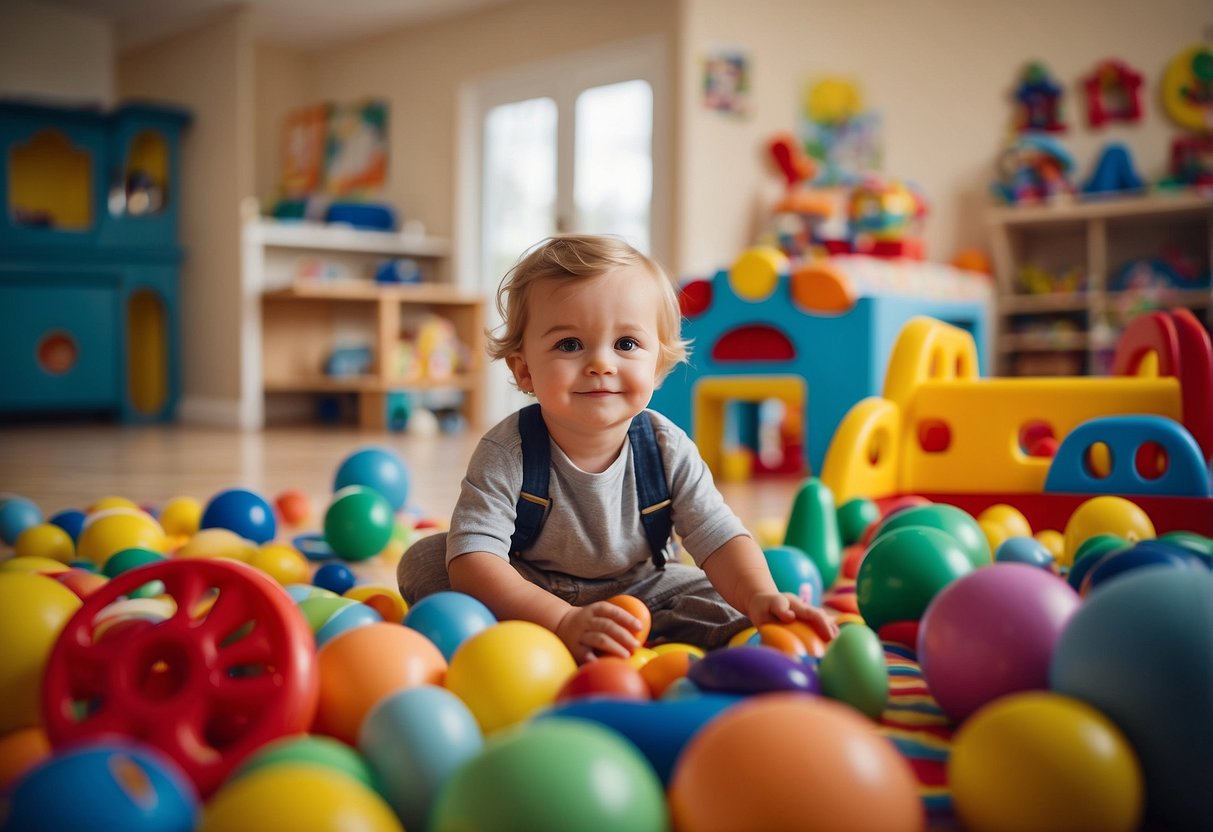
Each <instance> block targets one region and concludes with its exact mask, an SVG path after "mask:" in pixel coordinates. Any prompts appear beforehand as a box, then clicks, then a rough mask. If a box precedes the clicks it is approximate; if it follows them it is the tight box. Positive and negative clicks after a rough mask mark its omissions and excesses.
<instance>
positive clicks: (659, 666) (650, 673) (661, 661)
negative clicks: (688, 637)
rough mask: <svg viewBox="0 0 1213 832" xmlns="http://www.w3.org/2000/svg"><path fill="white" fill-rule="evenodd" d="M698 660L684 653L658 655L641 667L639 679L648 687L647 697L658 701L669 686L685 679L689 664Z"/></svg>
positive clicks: (691, 654) (690, 654)
mask: <svg viewBox="0 0 1213 832" xmlns="http://www.w3.org/2000/svg"><path fill="white" fill-rule="evenodd" d="M698 658H699V657H697V656H695V655H694V654H693V653H687V652H685V651H679V652H676V653H659V654H657V655H655V656H653V658H651V659H650V660H649V661H647V662H645V663H644V664H643V665H641V666H640V678H642V679H644V682H645V684H646V685H648V688H649V696H650V697H652V698H653V699H660V698H661V697H662V696H663V695H664V694H665V692H666V690H667V689H668V688H669V687H670V685H672V684H674V682H676V681H677V680H679V679H683V678H685V677H686V675H687V672H688V671H689V670H690V669H691V664H692V663H694V662H696V661H698Z"/></svg>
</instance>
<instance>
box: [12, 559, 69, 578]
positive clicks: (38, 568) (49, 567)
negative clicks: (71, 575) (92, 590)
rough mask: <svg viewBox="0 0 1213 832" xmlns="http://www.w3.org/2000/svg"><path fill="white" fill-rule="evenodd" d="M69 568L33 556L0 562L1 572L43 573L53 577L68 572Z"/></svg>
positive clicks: (57, 562) (56, 562) (62, 564)
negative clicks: (57, 573) (58, 573)
mask: <svg viewBox="0 0 1213 832" xmlns="http://www.w3.org/2000/svg"><path fill="white" fill-rule="evenodd" d="M69 568H70V567H68V565H67V564H66V563H60V562H59V561H57V560H52V559H51V558H43V557H37V556H33V555H25V556H23V557H16V558H9V559H8V560H5V561H0V572H29V573H32V574H37V573H40V572H41V573H45V574H49V575H53V574H55V573H56V572H66V571H67V570H68V569H69Z"/></svg>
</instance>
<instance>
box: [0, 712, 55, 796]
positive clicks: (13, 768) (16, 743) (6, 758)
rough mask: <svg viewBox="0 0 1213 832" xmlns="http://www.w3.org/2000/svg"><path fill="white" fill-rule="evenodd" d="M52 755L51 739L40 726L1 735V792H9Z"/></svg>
mask: <svg viewBox="0 0 1213 832" xmlns="http://www.w3.org/2000/svg"><path fill="white" fill-rule="evenodd" d="M50 755H51V743H50V740H48V739H47V738H46V732H45V731H43V730H42V728H40V727H32V728H20V729H18V730H16V731H10V732H9V733H7V734H4V735H3V736H0V794H5V793H7V792H8V791H9V789H10V788H11V787H12V786H13V784H15V783H16V782H17V781H18V780H20V779H21V778H22V777H24V776H25V775H26V773H28V772H29V771H30V770H31V769H32V768H33V767H34V766H36V765H38V764H39V763H41V762H42V761H43V760H45V759H47V758H48V757H50Z"/></svg>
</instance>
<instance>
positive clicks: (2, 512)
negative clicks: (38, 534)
mask: <svg viewBox="0 0 1213 832" xmlns="http://www.w3.org/2000/svg"><path fill="white" fill-rule="evenodd" d="M41 522H42V509H40V508H38V506H37V505H36V504H35V503H34V501H33V500H29V499H26V498H25V497H19V496H17V495H15V494H14V495H9V496H7V497H3V498H0V540H2V541H4V542H5V543H7V544H8V545H9V546H12V545H13V544H15V543H16V542H17V538H18V537H20V536H21V533H22V532H23V531H25V530H26V529H28V528H30V527H31V526H36V525H38V524H39V523H41Z"/></svg>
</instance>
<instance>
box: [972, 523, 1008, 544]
mask: <svg viewBox="0 0 1213 832" xmlns="http://www.w3.org/2000/svg"><path fill="white" fill-rule="evenodd" d="M977 528H979V529H981V533H982V534H984V535H985V536H986V543H987V544H989V546H990V551H991V552H996V551H998V547H999V546H1001V545H1002V544H1003V542H1004V541H1005V540H1006V539H1007V538H1009V537H1010V536H1011V535H1010V534H1009V533H1008V532H1007V530H1006V528H1005V527H1004V526H1000V525H999V524H997V523H993V522H991V521H989V520H978V521H977Z"/></svg>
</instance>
